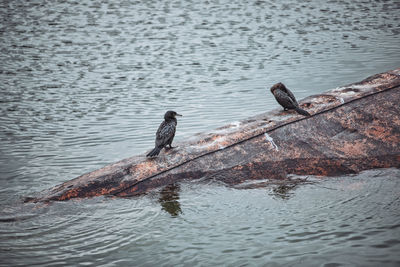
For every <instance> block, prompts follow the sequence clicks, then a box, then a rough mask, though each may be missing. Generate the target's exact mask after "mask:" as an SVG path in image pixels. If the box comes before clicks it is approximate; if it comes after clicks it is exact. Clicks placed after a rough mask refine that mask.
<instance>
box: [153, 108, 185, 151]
mask: <svg viewBox="0 0 400 267" xmlns="http://www.w3.org/2000/svg"><path fill="white" fill-rule="evenodd" d="M176 116H182V115H180V114H178V113H176V112H175V111H167V112H166V113H165V115H164V121H163V122H162V123H161V124H160V127H158V130H157V133H156V142H155V143H156V144H155V147H154V149H153V150H152V151H150V153H149V154H147V155H146V156H147V157H155V156H157V155H158V154H159V153H160V151H161V149H163V148H164V147H166V146H167V145H168V146H169V147H170V148H172V146H171V144H172V140H174V137H175V131H176V125H177V123H178V121H177V120H176Z"/></svg>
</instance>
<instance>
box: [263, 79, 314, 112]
mask: <svg viewBox="0 0 400 267" xmlns="http://www.w3.org/2000/svg"><path fill="white" fill-rule="evenodd" d="M271 93H272V94H273V95H274V96H275V99H276V101H278V103H279V104H280V105H281V106H282V107H283V108H284V109H285V110H288V109H294V110H295V111H296V112H297V113H299V114H301V115H304V116H310V113H308V112H307V111H305V110H304V109H302V108H300V107H299V103H297V100H296V98H295V97H294V95H293V93H292V92H291V91H290V90H289V89H287V88H286V86H285V85H284V84H283V83H277V84H275V85H274V86H272V87H271Z"/></svg>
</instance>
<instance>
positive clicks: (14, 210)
mask: <svg viewBox="0 0 400 267" xmlns="http://www.w3.org/2000/svg"><path fill="white" fill-rule="evenodd" d="M399 44H400V2H398V1H343V0H337V1H336V0H331V1H327V2H322V1H317V0H309V1H301V2H298V1H289V0H282V1H224V0H220V1H218V0H216V1H167V0H165V1H163V0H160V1H124V0H119V1H96V0H94V1H44V0H37V1H20V0H15V1H1V2H0V51H1V53H0V60H1V64H0V94H1V95H0V103H1V105H0V139H1V146H0V184H1V187H0V192H1V193H0V205H1V206H0V265H2V266H17V265H30V266H31V265H35V264H36V265H40V266H54V265H69V266H71V265H94V266H99V265H106V266H123V265H125V266H160V265H161V266H162V265H165V266H176V265H187V266H194V265H201V266H216V265H228V266H238V265H244V266H246V265H250V266H259V265H268V266H274V265H276V266H282V265H288V266H292V265H296V266H298V265H300V266H301V265H303V266H313V265H316V266H340V265H349V266H354V265H360V266H368V265H370V266H377V265H381V264H385V266H399V265H400V257H399V256H398V255H400V229H399V227H400V223H399V221H400V209H399V208H400V207H399V205H400V204H399V199H400V190H399V188H400V187H399V186H400V179H399V178H400V170H397V169H388V170H371V171H366V172H363V173H361V174H359V175H355V176H343V177H331V178H317V177H309V178H308V179H309V180H307V181H308V182H306V183H304V184H299V185H296V186H294V187H293V188H280V187H279V186H268V187H264V188H259V187H257V186H255V187H256V188H253V186H242V187H239V188H231V187H227V186H225V185H223V184H220V183H218V181H213V182H190V181H187V182H184V183H182V184H177V185H171V186H168V187H167V188H161V189H159V190H155V191H154V192H151V193H150V194H148V195H145V196H141V197H135V198H131V199H115V198H106V197H99V198H93V199H83V200H72V201H68V202H57V203H51V204H48V205H45V204H22V203H21V200H22V198H23V197H24V196H27V195H31V194H33V193H34V192H38V191H41V190H44V189H47V188H49V187H52V186H54V185H56V184H59V183H61V182H63V181H66V180H69V179H72V178H74V177H76V176H79V175H81V174H83V173H85V172H88V171H91V170H95V169H97V168H100V167H102V166H104V165H107V164H109V163H112V162H115V161H117V160H120V159H123V158H127V157H130V156H132V155H135V154H141V153H145V152H147V151H149V149H151V148H152V147H153V145H154V134H155V131H156V130H157V127H158V125H159V123H160V122H161V121H162V117H163V114H164V112H165V111H166V110H170V109H172V110H175V111H177V112H178V113H181V114H183V115H184V117H182V118H180V119H179V122H178V130H177V135H176V137H175V140H176V141H182V140H184V139H185V138H187V137H190V136H192V135H193V134H195V133H198V132H204V131H207V130H210V129H213V128H216V127H219V126H222V125H224V124H227V123H229V122H232V121H237V120H240V119H245V118H247V117H250V116H252V115H256V114H259V113H263V112H265V111H268V110H271V109H274V108H278V104H277V103H276V102H275V100H274V98H273V97H272V95H271V94H270V93H269V88H270V86H271V85H273V84H274V83H276V82H283V83H285V84H286V85H287V87H288V88H290V89H291V90H292V91H293V92H294V94H295V95H296V96H297V98H298V99H301V98H303V97H306V96H308V95H311V94H317V93H322V92H324V91H326V90H328V89H332V88H335V87H337V86H341V85H345V84H348V83H351V82H356V81H360V80H362V79H364V78H366V77H367V76H369V75H372V74H375V73H379V72H383V71H387V70H390V69H394V68H398V67H400V45H399ZM267 178H268V177H266V179H267Z"/></svg>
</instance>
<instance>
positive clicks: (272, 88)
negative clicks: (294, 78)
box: [270, 83, 286, 94]
mask: <svg viewBox="0 0 400 267" xmlns="http://www.w3.org/2000/svg"><path fill="white" fill-rule="evenodd" d="M277 89H280V90H282V91H286V86H285V85H284V84H283V83H276V84H274V85H273V86H272V87H271V89H270V90H271V93H272V94H274V91H275V90H277Z"/></svg>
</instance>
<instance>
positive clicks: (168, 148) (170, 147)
mask: <svg viewBox="0 0 400 267" xmlns="http://www.w3.org/2000/svg"><path fill="white" fill-rule="evenodd" d="M168 146H169V147H167V146H165V149H167V150H170V149H172V148H175V146H171V144H168Z"/></svg>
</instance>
